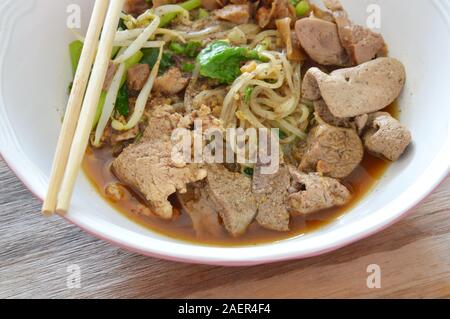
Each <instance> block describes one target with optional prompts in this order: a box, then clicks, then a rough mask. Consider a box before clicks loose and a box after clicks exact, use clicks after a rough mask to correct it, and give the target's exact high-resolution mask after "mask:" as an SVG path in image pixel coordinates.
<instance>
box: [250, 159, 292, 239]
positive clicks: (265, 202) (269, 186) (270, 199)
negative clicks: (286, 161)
mask: <svg viewBox="0 0 450 319" xmlns="http://www.w3.org/2000/svg"><path fill="white" fill-rule="evenodd" d="M290 179H291V177H290V174H289V170H288V168H287V166H286V165H281V166H280V167H279V169H278V170H277V172H276V173H274V174H262V172H261V166H259V165H257V166H256V168H255V172H254V174H253V184H252V191H253V193H254V194H255V196H256V199H257V201H258V214H257V215H256V221H257V222H258V224H259V225H261V226H262V227H264V228H267V229H271V230H277V231H288V230H289V218H290V214H289V211H288V210H287V207H286V202H287V197H288V195H289V193H288V189H289V186H290Z"/></svg>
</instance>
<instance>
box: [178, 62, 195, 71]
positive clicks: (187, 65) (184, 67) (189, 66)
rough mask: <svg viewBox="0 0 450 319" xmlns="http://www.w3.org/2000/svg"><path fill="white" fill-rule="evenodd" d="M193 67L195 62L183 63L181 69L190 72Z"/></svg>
mask: <svg viewBox="0 0 450 319" xmlns="http://www.w3.org/2000/svg"><path fill="white" fill-rule="evenodd" d="M194 69H195V64H192V63H183V65H182V67H181V70H182V71H183V72H192V71H194Z"/></svg>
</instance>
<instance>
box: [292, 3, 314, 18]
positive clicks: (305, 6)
mask: <svg viewBox="0 0 450 319" xmlns="http://www.w3.org/2000/svg"><path fill="white" fill-rule="evenodd" d="M310 10H311V8H310V6H309V2H308V1H306V0H301V1H300V2H299V3H298V4H297V5H296V6H295V13H296V14H297V17H303V16H305V15H307V14H308V12H309V11H310Z"/></svg>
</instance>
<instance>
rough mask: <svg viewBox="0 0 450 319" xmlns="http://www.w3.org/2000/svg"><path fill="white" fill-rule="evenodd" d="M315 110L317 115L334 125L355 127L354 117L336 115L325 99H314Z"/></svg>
mask: <svg viewBox="0 0 450 319" xmlns="http://www.w3.org/2000/svg"><path fill="white" fill-rule="evenodd" d="M314 111H315V112H316V116H318V117H319V118H320V119H322V120H323V121H324V122H326V123H328V124H330V125H332V126H338V127H346V128H353V127H354V126H355V123H354V121H353V119H352V118H349V117H336V116H334V115H333V114H332V113H331V112H330V109H329V108H328V105H327V104H326V103H325V101H324V100H317V101H314Z"/></svg>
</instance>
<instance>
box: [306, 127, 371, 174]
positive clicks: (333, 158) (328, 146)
mask: <svg viewBox="0 0 450 319" xmlns="http://www.w3.org/2000/svg"><path fill="white" fill-rule="evenodd" d="M363 155H364V148H363V145H362V142H361V139H360V138H359V136H358V134H357V133H356V131H355V130H353V129H346V128H340V127H334V126H331V125H328V124H325V123H323V124H319V125H318V126H316V127H314V128H313V129H312V130H311V132H310V133H309V135H308V140H307V147H306V151H305V153H304V154H303V156H302V159H301V162H300V166H299V169H300V170H301V171H304V172H319V173H321V174H323V175H325V176H329V177H333V178H344V177H346V176H348V175H350V174H351V173H352V172H353V170H354V169H355V168H356V167H357V166H358V165H359V163H361V161H362V158H363Z"/></svg>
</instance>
